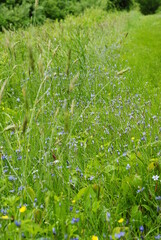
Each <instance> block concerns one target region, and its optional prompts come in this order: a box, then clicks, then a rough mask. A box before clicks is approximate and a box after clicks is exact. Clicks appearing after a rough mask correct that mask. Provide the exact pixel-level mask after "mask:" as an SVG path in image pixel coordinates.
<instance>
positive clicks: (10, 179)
mask: <svg viewBox="0 0 161 240" xmlns="http://www.w3.org/2000/svg"><path fill="white" fill-rule="evenodd" d="M16 179H17V178H15V177H14V176H9V177H8V180H9V181H15V180H16Z"/></svg>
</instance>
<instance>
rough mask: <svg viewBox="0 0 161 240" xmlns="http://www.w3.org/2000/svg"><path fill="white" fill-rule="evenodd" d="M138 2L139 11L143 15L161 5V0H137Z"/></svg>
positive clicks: (152, 11)
mask: <svg viewBox="0 0 161 240" xmlns="http://www.w3.org/2000/svg"><path fill="white" fill-rule="evenodd" d="M138 2H139V4H140V11H141V12H142V13H143V14H144V15H148V14H154V13H155V12H156V11H157V9H158V8H159V6H160V5H161V0H138Z"/></svg>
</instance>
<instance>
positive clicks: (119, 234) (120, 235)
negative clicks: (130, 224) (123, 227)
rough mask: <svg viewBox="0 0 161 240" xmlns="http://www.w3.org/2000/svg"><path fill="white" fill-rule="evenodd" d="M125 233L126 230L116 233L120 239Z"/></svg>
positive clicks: (116, 236)
mask: <svg viewBox="0 0 161 240" xmlns="http://www.w3.org/2000/svg"><path fill="white" fill-rule="evenodd" d="M124 235H125V232H120V233H115V238H117V239H120V238H122V237H123V236H124Z"/></svg>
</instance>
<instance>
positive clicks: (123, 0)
mask: <svg viewBox="0 0 161 240" xmlns="http://www.w3.org/2000/svg"><path fill="white" fill-rule="evenodd" d="M110 2H111V3H109V1H107V4H108V5H109V4H111V5H112V6H113V8H116V9H117V10H124V9H126V10H130V8H131V6H132V5H133V2H134V1H133V0H110Z"/></svg>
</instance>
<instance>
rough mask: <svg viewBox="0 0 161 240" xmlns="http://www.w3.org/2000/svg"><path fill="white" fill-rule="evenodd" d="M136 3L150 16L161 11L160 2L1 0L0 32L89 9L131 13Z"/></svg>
mask: <svg viewBox="0 0 161 240" xmlns="http://www.w3.org/2000/svg"><path fill="white" fill-rule="evenodd" d="M136 4H139V5H140V10H141V12H142V13H143V14H151V13H155V11H156V10H157V9H158V8H159V6H160V5H161V0H6V1H5V0H0V30H2V29H3V28H6V29H15V28H18V27H26V26H29V25H30V24H34V25H38V24H42V23H44V21H45V19H46V18H49V19H52V20H55V19H58V20H61V19H64V18H65V17H66V16H67V15H69V14H72V15H78V14H80V13H81V12H83V11H84V10H85V9H86V8H90V7H100V8H102V9H104V10H107V11H109V10H114V9H116V10H130V9H131V8H132V7H133V6H134V5H136Z"/></svg>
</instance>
